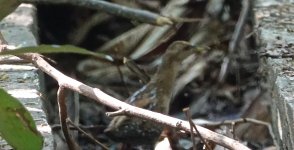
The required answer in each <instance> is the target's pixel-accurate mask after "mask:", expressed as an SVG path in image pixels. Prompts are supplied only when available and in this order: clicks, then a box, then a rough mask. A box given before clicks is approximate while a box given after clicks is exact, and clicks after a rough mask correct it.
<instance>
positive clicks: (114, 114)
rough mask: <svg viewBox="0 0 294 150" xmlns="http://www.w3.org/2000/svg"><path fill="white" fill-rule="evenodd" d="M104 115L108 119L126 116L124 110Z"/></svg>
mask: <svg viewBox="0 0 294 150" xmlns="http://www.w3.org/2000/svg"><path fill="white" fill-rule="evenodd" d="M105 114H106V116H108V117H115V116H122V115H125V114H126V110H125V109H119V110H117V111H114V112H106V113H105Z"/></svg>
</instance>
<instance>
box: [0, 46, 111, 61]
mask: <svg viewBox="0 0 294 150" xmlns="http://www.w3.org/2000/svg"><path fill="white" fill-rule="evenodd" d="M24 53H43V54H44V53H76V54H83V55H90V56H94V57H98V58H102V59H105V60H107V61H113V58H112V57H111V56H109V55H105V54H101V53H94V52H91V51H88V50H86V49H83V48H79V47H76V46H72V45H39V46H34V47H22V48H18V49H15V50H10V51H4V52H1V53H0V55H7V54H10V55H18V54H24Z"/></svg>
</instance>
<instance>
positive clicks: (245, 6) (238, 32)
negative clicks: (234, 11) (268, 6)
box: [218, 0, 250, 83]
mask: <svg viewBox="0 0 294 150" xmlns="http://www.w3.org/2000/svg"><path fill="white" fill-rule="evenodd" d="M242 2H243V3H242V10H241V12H240V16H239V19H238V22H237V24H236V26H235V30H234V33H233V35H232V39H231V41H230V43H229V48H228V51H229V54H228V56H227V57H225V58H224V60H223V63H222V66H221V70H220V74H219V79H218V80H219V82H220V83H223V82H224V80H225V78H226V76H227V69H228V66H229V65H230V62H231V60H230V59H231V57H232V55H233V53H234V52H235V51H236V47H237V46H238V44H239V43H240V40H241V36H242V33H243V28H244V25H245V22H246V19H247V16H248V13H249V7H250V4H249V0H243V1H242Z"/></svg>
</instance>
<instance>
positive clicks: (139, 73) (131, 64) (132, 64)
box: [123, 57, 150, 84]
mask: <svg viewBox="0 0 294 150" xmlns="http://www.w3.org/2000/svg"><path fill="white" fill-rule="evenodd" d="M123 63H124V64H125V65H126V66H127V67H128V68H129V69H130V70H131V71H132V72H134V73H135V74H136V75H137V76H138V77H139V78H140V80H141V81H142V82H143V83H144V84H147V83H148V82H149V81H150V77H149V76H148V74H147V73H146V72H145V71H144V70H143V69H141V68H140V67H139V66H138V65H137V64H136V63H135V62H134V61H133V60H131V59H128V58H126V57H124V59H123Z"/></svg>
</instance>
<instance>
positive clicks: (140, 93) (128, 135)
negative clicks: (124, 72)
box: [104, 41, 193, 146]
mask: <svg viewBox="0 0 294 150" xmlns="http://www.w3.org/2000/svg"><path fill="white" fill-rule="evenodd" d="M192 49H193V46H192V45H190V44H189V43H188V42H186V41H175V42H173V43H172V44H170V45H169V46H168V48H167V50H166V52H165V53H164V55H163V57H162V62H161V64H160V65H159V67H158V70H157V72H156V73H155V75H154V76H152V78H151V80H150V81H149V82H148V83H147V84H146V85H145V86H143V87H142V88H140V89H139V90H137V91H136V92H134V93H133V95H132V96H130V97H129V98H128V99H127V100H126V102H127V103H129V104H131V105H134V106H137V107H141V108H144V109H148V110H151V111H155V112H159V113H162V114H167V113H168V111H169V104H170V101H171V99H172V91H173V86H174V82H175V80H176V77H177V74H178V72H179V69H180V66H181V62H182V60H183V59H184V58H186V57H187V56H189V55H191V54H193V50H192ZM163 128H164V126H163V125H159V124H156V123H153V122H151V121H147V120H144V119H140V118H135V117H130V116H115V117H114V118H113V119H112V120H111V122H110V123H109V125H108V127H107V128H106V129H105V130H104V132H105V134H106V135H107V136H109V137H110V138H111V139H112V140H114V141H117V142H122V143H127V144H131V145H151V146H152V145H154V144H155V143H156V141H157V140H158V138H159V136H160V134H161V132H162V130H163Z"/></svg>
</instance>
